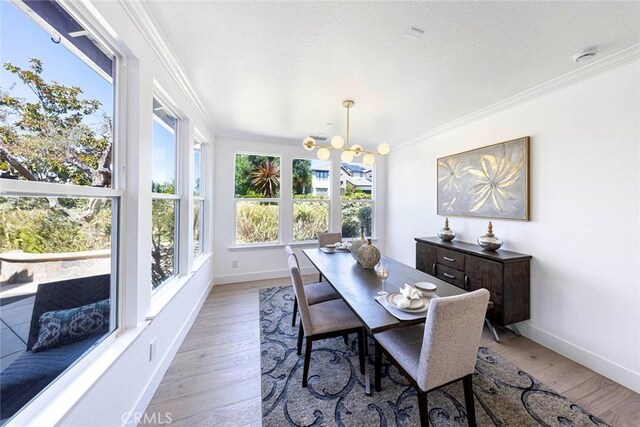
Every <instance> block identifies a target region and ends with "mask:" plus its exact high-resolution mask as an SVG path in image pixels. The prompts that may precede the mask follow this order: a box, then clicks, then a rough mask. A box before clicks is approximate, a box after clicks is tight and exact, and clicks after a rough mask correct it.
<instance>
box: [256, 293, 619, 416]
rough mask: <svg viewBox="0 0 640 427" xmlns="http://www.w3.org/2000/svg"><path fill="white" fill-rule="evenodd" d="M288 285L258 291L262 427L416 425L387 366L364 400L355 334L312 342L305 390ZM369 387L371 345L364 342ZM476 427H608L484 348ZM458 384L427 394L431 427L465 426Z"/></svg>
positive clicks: (399, 381) (404, 388) (412, 397)
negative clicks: (379, 385) (375, 388)
mask: <svg viewBox="0 0 640 427" xmlns="http://www.w3.org/2000/svg"><path fill="white" fill-rule="evenodd" d="M292 308H293V290H292V288H291V287H290V286H288V287H281V288H268V289H262V290H261V291H260V329H261V330H260V339H261V342H260V350H261V365H262V417H263V418H262V425H263V426H264V427H276V426H277V427H280V426H384V427H386V426H419V425H420V419H419V414H418V398H417V394H416V392H415V390H414V389H413V387H411V386H410V385H409V383H408V382H407V381H406V380H405V379H404V378H403V377H402V376H401V375H400V374H399V373H398V371H397V370H396V368H395V367H393V366H391V365H390V364H389V363H385V364H384V366H383V378H382V392H380V393H374V394H373V396H366V395H365V394H364V378H363V376H362V375H361V374H360V371H359V365H358V353H357V349H358V346H357V342H356V337H355V335H352V336H351V337H350V339H349V344H348V345H346V344H345V343H344V341H343V339H342V338H341V337H340V338H334V339H328V340H323V341H317V342H314V343H313V351H312V356H311V365H310V369H309V383H308V387H307V388H306V389H303V388H302V367H303V363H304V362H303V357H304V355H302V356H298V355H296V336H297V328H295V330H294V328H293V327H291V310H292ZM369 345H370V348H369V354H370V356H369V359H368V363H369V372H370V374H371V381H372V382H373V354H374V353H373V340H370V342H369ZM473 385H474V394H475V398H476V405H475V407H476V418H477V421H478V425H479V426H518V427H524V426H539V425H545V426H576V427H577V426H606V425H607V424H606V423H605V422H604V421H602V420H600V419H599V418H597V417H594V416H593V415H591V414H589V413H588V412H587V411H586V410H584V409H583V408H581V407H580V406H578V405H577V404H575V403H573V402H571V401H570V400H569V399H567V398H566V397H564V396H562V395H560V394H558V393H556V392H554V391H553V390H551V389H550V388H548V387H546V386H545V385H543V384H541V383H540V382H539V381H538V380H536V379H535V378H533V377H532V376H531V375H529V374H527V373H526V372H524V371H522V370H520V369H518V368H517V367H516V366H514V365H512V364H511V363H509V362H507V361H506V360H504V359H503V358H501V357H500V356H498V355H496V354H495V353H492V352H490V351H489V350H488V349H486V348H483V347H482V348H480V350H479V352H478V362H477V365H476V373H475V375H474V380H473ZM463 396H464V394H463V391H462V382H458V383H455V384H452V385H449V386H447V387H443V388H440V389H438V390H435V391H432V392H430V393H429V395H428V398H429V418H430V424H431V425H432V426H461V425H467V416H466V412H465V407H464V398H463Z"/></svg>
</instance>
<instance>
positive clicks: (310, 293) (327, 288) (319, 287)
mask: <svg viewBox="0 0 640 427" xmlns="http://www.w3.org/2000/svg"><path fill="white" fill-rule="evenodd" d="M284 251H285V252H286V253H287V259H288V258H289V257H291V256H293V257H294V259H295V260H296V265H297V266H298V271H300V263H299V262H298V256H297V255H296V254H295V252H293V249H291V246H289V245H287V246H285V247H284ZM305 292H306V294H307V303H308V304H309V305H313V304H318V303H320V302H324V301H329V300H332V299H339V298H340V295H339V294H338V293H337V292H336V291H335V290H334V289H333V287H332V286H331V285H330V284H329V283H327V282H315V283H308V284H306V285H305ZM297 313H298V298H297V297H296V296H295V295H294V297H293V315H292V319H291V326H296V315H297Z"/></svg>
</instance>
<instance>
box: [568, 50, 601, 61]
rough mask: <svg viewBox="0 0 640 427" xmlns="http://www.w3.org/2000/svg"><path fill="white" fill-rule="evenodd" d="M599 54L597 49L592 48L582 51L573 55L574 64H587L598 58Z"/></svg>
mask: <svg viewBox="0 0 640 427" xmlns="http://www.w3.org/2000/svg"><path fill="white" fill-rule="evenodd" d="M596 53H598V48H597V47H590V48H589V49H585V50H581V51H580V52H578V53H576V54H575V55H573V62H585V61H589V60H590V59H591V58H593V57H594V56H596Z"/></svg>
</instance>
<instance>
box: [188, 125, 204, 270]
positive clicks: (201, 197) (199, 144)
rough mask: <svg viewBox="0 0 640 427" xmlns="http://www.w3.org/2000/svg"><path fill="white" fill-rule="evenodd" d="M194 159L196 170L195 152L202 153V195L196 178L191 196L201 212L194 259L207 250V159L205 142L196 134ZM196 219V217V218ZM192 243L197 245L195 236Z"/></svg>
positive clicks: (192, 249) (193, 251) (193, 252)
mask: <svg viewBox="0 0 640 427" xmlns="http://www.w3.org/2000/svg"><path fill="white" fill-rule="evenodd" d="M193 142H194V144H193V160H194V170H195V152H196V151H197V152H199V153H200V195H198V196H196V195H195V180H192V181H193V184H194V188H193V189H192V191H191V197H192V198H193V205H194V206H196V204H197V205H198V209H199V213H200V227H199V230H200V239H199V245H198V251H197V252H196V251H195V250H194V248H191V253H192V255H193V259H196V258H198V257H199V256H200V255H202V254H203V253H204V252H205V250H204V246H205V244H206V243H205V241H204V239H205V234H204V211H205V209H206V208H205V205H206V203H205V187H206V186H205V182H204V181H205V179H204V176H205V170H204V169H205V161H204V158H203V148H204V145H205V143H204V142H203V141H202V139H201V138H200V137H199V136H196V137H195V138H194V139H193ZM194 221H195V219H194ZM192 222H193V221H192ZM191 227H192V228H193V224H191ZM191 244H192V245H195V238H193V239H191Z"/></svg>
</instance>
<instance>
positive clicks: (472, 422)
mask: <svg viewBox="0 0 640 427" xmlns="http://www.w3.org/2000/svg"><path fill="white" fill-rule="evenodd" d="M462 385H463V386H464V402H465V405H466V408H467V423H468V424H469V426H470V427H475V426H476V409H475V403H474V402H473V374H469V375H467V376H465V377H463V378H462Z"/></svg>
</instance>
